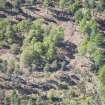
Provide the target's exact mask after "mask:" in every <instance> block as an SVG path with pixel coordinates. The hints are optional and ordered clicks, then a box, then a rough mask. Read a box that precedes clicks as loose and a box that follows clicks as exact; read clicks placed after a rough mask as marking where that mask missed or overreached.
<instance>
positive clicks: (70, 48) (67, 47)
mask: <svg viewBox="0 0 105 105" xmlns="http://www.w3.org/2000/svg"><path fill="white" fill-rule="evenodd" d="M58 46H59V48H63V50H64V51H63V53H61V54H63V55H64V56H67V57H69V58H70V59H74V58H75V56H74V54H75V53H77V52H78V50H77V45H75V44H74V43H71V42H61V43H59V45H58Z"/></svg>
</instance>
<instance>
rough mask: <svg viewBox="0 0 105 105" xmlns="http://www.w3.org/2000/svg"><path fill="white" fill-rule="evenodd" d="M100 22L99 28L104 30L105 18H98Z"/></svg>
mask: <svg viewBox="0 0 105 105" xmlns="http://www.w3.org/2000/svg"><path fill="white" fill-rule="evenodd" d="M97 22H98V24H99V29H101V30H102V31H105V20H100V19H99V20H97Z"/></svg>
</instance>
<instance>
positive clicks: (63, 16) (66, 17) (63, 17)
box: [49, 8, 73, 21]
mask: <svg viewBox="0 0 105 105" xmlns="http://www.w3.org/2000/svg"><path fill="white" fill-rule="evenodd" d="M49 10H50V11H51V12H52V15H53V17H55V18H56V19H57V20H59V21H70V20H71V21H73V14H72V13H71V12H69V11H64V10H62V11H61V10H56V9H54V8H52V9H51V8H50V9H49Z"/></svg>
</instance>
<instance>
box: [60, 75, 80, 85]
mask: <svg viewBox="0 0 105 105" xmlns="http://www.w3.org/2000/svg"><path fill="white" fill-rule="evenodd" d="M59 80H60V81H61V82H65V83H67V84H68V85H70V86H75V85H77V81H79V80H80V79H79V78H78V77H77V76H76V75H72V76H69V75H67V74H65V75H63V76H61V77H60V78H59Z"/></svg>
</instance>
